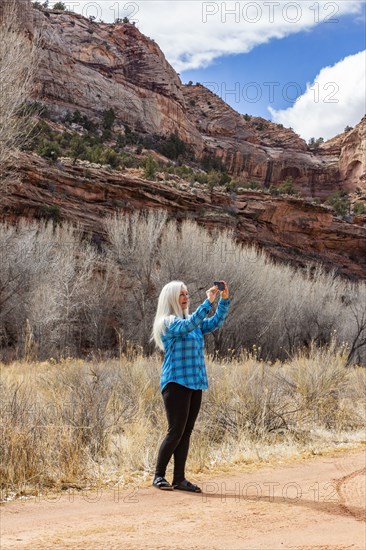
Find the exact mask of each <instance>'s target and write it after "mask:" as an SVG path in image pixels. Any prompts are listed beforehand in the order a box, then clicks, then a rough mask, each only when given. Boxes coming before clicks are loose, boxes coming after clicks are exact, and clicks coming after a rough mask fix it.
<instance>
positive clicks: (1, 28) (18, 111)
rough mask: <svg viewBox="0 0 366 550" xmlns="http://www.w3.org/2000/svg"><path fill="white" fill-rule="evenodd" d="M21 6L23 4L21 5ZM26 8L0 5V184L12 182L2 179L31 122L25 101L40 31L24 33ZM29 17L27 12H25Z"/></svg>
mask: <svg viewBox="0 0 366 550" xmlns="http://www.w3.org/2000/svg"><path fill="white" fill-rule="evenodd" d="M21 4H24V5H21ZM25 8H26V5H25V3H24V2H18V1H17V0H7V1H5V2H2V4H1V6H0V81H1V94H0V171H1V173H2V179H1V181H0V185H1V187H3V190H4V188H5V184H8V183H10V181H12V180H13V176H12V175H8V176H7V177H5V170H6V169H7V168H8V167H10V168H11V171H12V170H13V168H14V166H15V165H16V161H17V155H16V152H17V151H18V150H19V149H20V148H22V147H24V145H25V144H26V142H27V140H28V138H29V135H30V132H31V130H32V128H33V126H34V123H35V121H34V120H33V118H32V110H31V108H30V105H29V99H30V97H31V94H32V90H33V86H34V77H35V72H36V69H37V65H38V55H37V49H38V45H39V43H40V37H41V31H37V32H36V33H35V34H32V33H31V32H28V33H27V32H26V29H25V25H24V23H25V17H22V14H24V11H25ZM26 13H27V16H28V17H30V18H31V17H32V13H31V11H29V12H28V10H26Z"/></svg>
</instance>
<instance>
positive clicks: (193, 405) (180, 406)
mask: <svg viewBox="0 0 366 550" xmlns="http://www.w3.org/2000/svg"><path fill="white" fill-rule="evenodd" d="M163 400H164V406H165V411H166V415H167V418H168V433H167V434H166V436H165V439H164V441H163V442H162V444H161V446H160V450H159V454H158V461H157V465H156V470H155V476H162V477H165V471H166V467H167V466H168V462H169V460H170V459H171V457H172V454H173V453H174V473H173V483H179V482H180V481H183V479H185V475H184V468H185V464H186V460H187V455H188V449H189V438H190V436H191V433H192V430H193V426H194V423H195V421H196V418H197V415H198V413H199V410H200V407H201V401H202V390H191V389H190V388H186V387H185V386H182V385H181V384H177V383H176V382H169V383H168V384H167V385H166V386H165V388H164V390H163Z"/></svg>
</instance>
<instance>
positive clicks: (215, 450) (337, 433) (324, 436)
mask: <svg viewBox="0 0 366 550" xmlns="http://www.w3.org/2000/svg"><path fill="white" fill-rule="evenodd" d="M346 360H347V354H346V353H345V350H344V349H337V348H336V346H335V345H334V344H332V345H331V346H327V347H324V348H317V347H314V346H312V347H311V349H310V350H309V351H307V352H306V353H303V352H302V353H297V354H296V355H295V356H294V358H293V359H291V360H289V361H287V362H284V363H281V362H275V363H269V362H264V361H262V360H260V359H258V358H257V356H256V353H255V351H253V352H252V353H243V354H242V356H241V357H238V358H232V359H230V358H226V359H225V360H222V361H218V360H216V359H215V358H214V357H213V356H208V357H207V358H206V361H207V370H208V374H209V386H210V388H209V390H208V391H205V392H204V394H203V403H202V408H201V411H200V414H199V417H198V420H197V423H196V427H195V430H194V432H193V435H192V442H191V450H190V454H189V459H188V464H187V466H188V471H189V473H192V472H194V473H198V472H203V471H206V472H207V471H213V470H215V468H230V467H232V466H233V465H234V464H236V465H237V464H245V463H248V462H252V461H260V460H266V459H267V458H268V457H269V456H283V455H289V454H290V455H291V454H298V453H300V452H303V451H309V450H313V451H314V450H315V451H316V450H317V449H324V448H327V447H331V446H333V447H334V446H339V445H341V446H342V445H347V444H349V442H354V443H355V444H356V443H357V442H358V441H360V440H362V439H363V440H364V439H365V424H366V415H365V388H366V371H365V369H362V368H359V367H352V368H346V366H345V365H346ZM160 368H161V358H160V356H159V355H151V356H149V357H146V356H143V355H142V354H141V353H138V352H136V351H135V350H134V348H133V347H131V348H129V349H128V351H127V352H126V353H124V354H123V355H122V356H121V357H120V358H119V359H112V360H108V361H92V362H85V361H82V360H72V359H68V360H64V361H62V362H60V363H56V362H55V361H51V362H50V361H48V362H43V363H39V362H38V363H37V362H30V363H24V362H22V363H13V364H10V365H2V366H1V385H0V391H1V395H0V397H1V403H2V407H1V416H2V418H1V420H2V432H1V457H2V460H1V480H2V490H3V497H6V496H7V495H9V494H12V493H18V494H20V493H21V492H22V491H23V492H24V491H25V490H28V491H35V490H37V491H40V490H41V491H42V490H44V489H45V487H53V488H55V489H56V488H67V487H69V486H77V487H84V486H85V485H87V484H88V483H91V482H95V483H96V482H98V483H99V482H107V481H114V482H118V483H125V482H128V481H131V480H133V479H135V480H140V481H143V480H148V479H150V477H151V476H152V474H153V471H154V467H155V462H156V457H157V452H158V448H159V445H160V443H161V441H162V439H163V437H164V435H165V430H166V427H167V423H166V418H165V412H164V408H163V402H162V398H161V394H160V391H159V377H160ZM347 442H348V443H347ZM169 468H171V466H170V467H169ZM170 473H171V471H170V469H169V470H168V476H169V474H170Z"/></svg>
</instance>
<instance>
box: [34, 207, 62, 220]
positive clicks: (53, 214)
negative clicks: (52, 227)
mask: <svg viewBox="0 0 366 550" xmlns="http://www.w3.org/2000/svg"><path fill="white" fill-rule="evenodd" d="M35 217H36V218H42V219H45V220H52V221H53V223H54V224H57V223H59V222H60V221H61V210H60V207H59V206H57V205H56V204H42V206H39V207H38V208H37V210H36V212H35Z"/></svg>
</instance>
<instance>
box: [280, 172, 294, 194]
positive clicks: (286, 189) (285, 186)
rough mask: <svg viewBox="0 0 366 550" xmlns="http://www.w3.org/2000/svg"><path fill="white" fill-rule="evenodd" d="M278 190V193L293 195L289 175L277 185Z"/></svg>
mask: <svg viewBox="0 0 366 550" xmlns="http://www.w3.org/2000/svg"><path fill="white" fill-rule="evenodd" d="M278 192H279V194H280V195H283V194H285V195H294V194H295V193H296V191H295V189H294V182H293V179H292V177H291V176H288V177H287V178H286V179H285V181H284V182H282V183H281V184H280V185H279V186H278Z"/></svg>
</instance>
